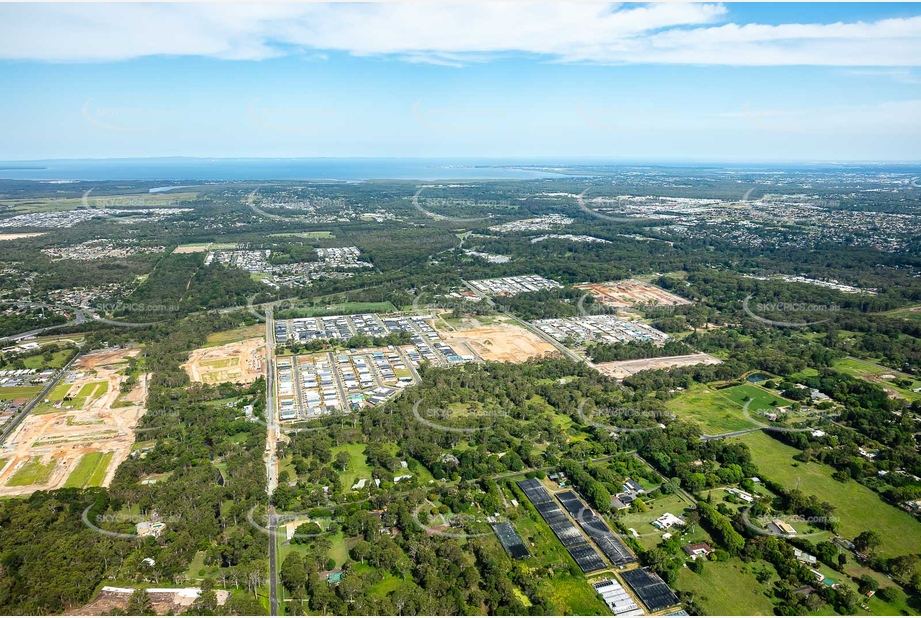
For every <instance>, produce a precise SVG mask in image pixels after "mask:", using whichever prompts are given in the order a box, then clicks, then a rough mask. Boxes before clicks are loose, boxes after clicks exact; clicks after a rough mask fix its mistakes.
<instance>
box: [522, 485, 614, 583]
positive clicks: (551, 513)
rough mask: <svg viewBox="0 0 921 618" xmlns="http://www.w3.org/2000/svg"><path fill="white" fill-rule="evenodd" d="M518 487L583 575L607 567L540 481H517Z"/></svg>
mask: <svg viewBox="0 0 921 618" xmlns="http://www.w3.org/2000/svg"><path fill="white" fill-rule="evenodd" d="M518 486H519V487H520V488H521V491H523V492H524V493H525V495H526V496H527V497H528V500H530V501H531V504H533V505H534V508H536V509H537V512H538V513H540V515H541V517H543V518H544V521H546V522H547V524H548V525H549V526H550V529H551V530H553V534H555V535H556V538H558V539H559V540H560V543H562V544H563V547H565V548H566V550H567V551H568V552H569V554H570V555H571V556H572V558H573V560H575V561H576V564H578V565H579V568H580V569H582V571H583V572H584V573H591V572H593V571H600V570H601V569H604V568H606V567H607V565H606V564H605V562H604V559H603V558H602V557H601V556H599V555H598V552H597V551H595V548H594V547H592V546H591V545H589V544H588V541H586V540H585V537H584V536H582V533H581V532H579V529H578V528H576V527H575V526H574V525H573V523H572V522H571V521H569V519H568V518H567V517H566V514H565V513H563V509H561V508H560V507H559V505H558V504H557V503H556V502H555V501H554V500H553V497H552V496H551V495H550V493H549V492H548V491H547V490H546V489H544V486H543V485H541V484H540V481H538V480H537V479H528V480H526V481H518ZM569 493H571V492H569ZM576 499H577V500H578V498H576Z"/></svg>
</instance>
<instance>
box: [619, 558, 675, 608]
mask: <svg viewBox="0 0 921 618" xmlns="http://www.w3.org/2000/svg"><path fill="white" fill-rule="evenodd" d="M621 577H623V578H624V581H625V582H627V585H628V586H630V587H631V588H633V592H635V593H636V596H638V597H639V598H640V601H642V602H643V605H645V606H646V608H647V609H649V611H650V612H657V611H659V610H660V609H665V608H666V607H671V606H673V605H677V604H678V597H676V596H675V593H674V592H672V590H671V588H669V587H668V584H666V583H665V582H664V581H662V578H661V577H659V576H658V575H656V574H655V573H653V572H652V571H650V570H649V569H648V568H644V569H634V570H633V571H624V572H623V573H621Z"/></svg>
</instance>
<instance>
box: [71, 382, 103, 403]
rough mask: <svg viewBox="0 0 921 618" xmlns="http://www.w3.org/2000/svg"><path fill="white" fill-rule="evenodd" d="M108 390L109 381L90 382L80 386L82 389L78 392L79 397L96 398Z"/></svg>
mask: <svg viewBox="0 0 921 618" xmlns="http://www.w3.org/2000/svg"><path fill="white" fill-rule="evenodd" d="M107 390H109V383H108V382H90V383H88V384H84V385H83V386H81V387H80V391H79V392H78V393H77V397H86V398H87V399H95V398H96V397H102V396H103V395H105V394H106V391H107Z"/></svg>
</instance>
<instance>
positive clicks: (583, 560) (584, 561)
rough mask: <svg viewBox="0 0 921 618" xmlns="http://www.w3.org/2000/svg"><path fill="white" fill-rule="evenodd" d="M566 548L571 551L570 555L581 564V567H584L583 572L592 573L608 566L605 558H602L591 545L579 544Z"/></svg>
mask: <svg viewBox="0 0 921 618" xmlns="http://www.w3.org/2000/svg"><path fill="white" fill-rule="evenodd" d="M566 549H567V550H568V551H569V555H570V556H572V559H573V560H575V561H576V564H578V565H579V568H580V569H582V572H583V573H592V572H594V571H600V570H602V569H606V568H607V565H606V564H605V563H604V560H602V558H601V556H599V555H598V552H596V551H595V549H594V548H593V547H592V546H591V545H588V544H584V545H577V546H575V547H567V548H566Z"/></svg>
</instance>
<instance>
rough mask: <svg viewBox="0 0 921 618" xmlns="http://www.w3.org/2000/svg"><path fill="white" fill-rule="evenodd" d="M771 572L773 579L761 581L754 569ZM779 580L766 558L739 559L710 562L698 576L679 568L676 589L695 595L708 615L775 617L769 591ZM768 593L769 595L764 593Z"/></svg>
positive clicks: (688, 570) (696, 601)
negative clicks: (744, 560) (749, 560)
mask: <svg viewBox="0 0 921 618" xmlns="http://www.w3.org/2000/svg"><path fill="white" fill-rule="evenodd" d="M756 568H757V570H758V571H768V572H769V573H770V574H771V581H770V582H767V583H766V584H761V583H759V582H758V580H757V579H756V578H755V575H754V573H753V571H754V570H755V569H756ZM776 579H777V574H776V572H775V571H774V567H772V566H771V565H770V564H768V563H767V562H764V561H761V560H759V561H757V562H754V563H752V564H746V563H744V562H742V560H740V559H739V558H731V559H730V560H728V561H726V562H712V561H708V562H707V563H706V564H705V565H704V571H703V573H702V574H700V575H698V574H697V573H694V572H693V571H692V570H691V569H684V568H683V569H679V570H678V579H677V581H676V583H675V588H676V589H678V590H681V591H684V592H691V593H693V594H694V601H695V603H697V604H698V605H699V606H700V607H701V608H702V609H703V610H704V612H705V613H706V614H707V615H708V616H772V615H774V604H773V603H772V602H771V598H770V596H768V595H770V592H771V586H772V582H773V581H775V580H776ZM765 592H767V593H768V595H765Z"/></svg>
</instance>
